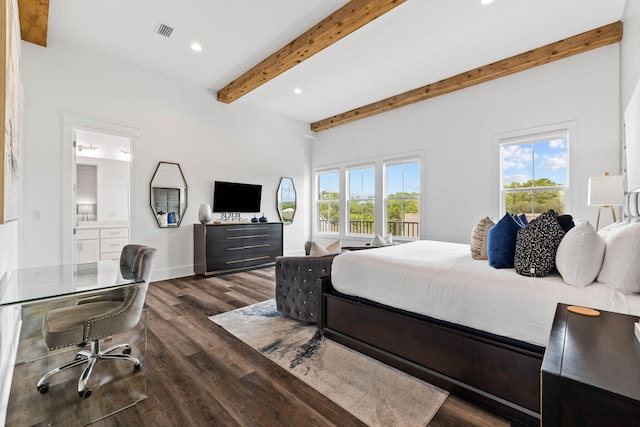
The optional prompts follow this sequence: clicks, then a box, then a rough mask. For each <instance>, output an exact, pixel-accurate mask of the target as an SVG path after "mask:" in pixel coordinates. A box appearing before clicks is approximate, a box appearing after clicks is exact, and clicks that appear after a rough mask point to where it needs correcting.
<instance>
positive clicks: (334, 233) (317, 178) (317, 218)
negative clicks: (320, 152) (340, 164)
mask: <svg viewBox="0 0 640 427" xmlns="http://www.w3.org/2000/svg"><path fill="white" fill-rule="evenodd" d="M333 173H335V174H337V176H338V199H337V200H335V199H325V200H321V199H320V176H321V175H325V174H333ZM342 195H343V191H342V174H341V171H340V168H331V169H323V170H318V171H316V173H315V209H314V211H313V212H314V222H313V223H314V230H315V232H316V234H321V235H322V234H323V235H329V236H338V235H341V234H342V230H341V227H342V226H343V225H342V223H343V218H342ZM336 201H337V202H338V227H337V231H321V230H320V227H319V221H320V203H321V202H324V203H327V202H336Z"/></svg>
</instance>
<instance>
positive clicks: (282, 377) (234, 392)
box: [10, 267, 509, 427]
mask: <svg viewBox="0 0 640 427" xmlns="http://www.w3.org/2000/svg"><path fill="white" fill-rule="evenodd" d="M274 288H275V277H274V268H273V267H268V268H263V269H258V270H252V271H248V272H242V273H235V274H229V275H225V276H218V277H210V278H201V277H197V276H191V277H185V278H179V279H172V280H166V281H159V282H154V283H152V284H151V285H150V286H149V291H148V293H147V358H146V364H147V365H146V369H147V396H148V397H147V398H146V399H145V400H143V401H141V402H139V403H138V404H137V405H135V406H133V407H131V408H128V409H125V410H123V411H121V412H119V413H117V414H115V415H112V416H110V417H107V418H105V419H103V420H101V421H98V422H95V423H93V424H92V426H94V427H107V426H109V427H110V426H160V427H161V426H177V425H189V426H218V425H220V426H227V425H229V426H334V425H337V426H362V425H363V423H361V422H360V421H359V420H357V419H356V418H354V417H353V416H352V415H350V414H349V413H348V412H346V411H345V410H343V409H342V408H341V407H339V406H337V405H335V404H334V403H333V402H331V401H330V400H329V399H327V398H325V397H324V396H323V395H321V394H320V393H318V392H316V391H315V390H314V389H312V388H311V387H309V386H307V385H306V384H304V383H303V382H302V381H300V380H299V379H297V378H296V377H294V376H293V375H292V374H289V373H288V372H287V371H285V370H284V369H282V368H280V367H279V366H277V365H276V364H275V363H273V362H271V361H270V360H269V359H267V358H266V357H264V356H262V355H261V354H259V353H258V352H257V351H255V350H253V349H252V348H251V347H249V346H248V345H246V344H244V343H243V342H241V341H239V340H238V339H236V338H235V337H233V336H232V335H230V334H229V333H228V332H226V331H225V330H224V329H222V328H221V327H220V326H218V325H216V324H215V323H213V322H211V321H210V320H209V319H208V317H209V316H212V315H214V314H219V313H223V312H226V311H229V310H233V309H236V308H239V307H243V306H246V305H250V304H253V303H256V302H260V301H264V300H267V299H269V298H273V295H274ZM31 386H32V385H29V387H31ZM13 404H14V405H19V403H13ZM10 405H11V403H10ZM20 409H21V408H10V410H20ZM23 409H24V410H29V408H23ZM38 425H39V424H38ZM429 425H430V426H437V427H440V426H508V425H509V422H508V421H505V420H504V419H501V418H499V417H497V416H495V415H493V414H491V413H488V412H486V411H484V410H482V409H480V408H477V407H475V406H473V405H470V404H468V403H466V402H464V401H461V400H460V399H457V398H455V397H452V396H450V397H449V398H447V400H446V401H445V403H444V405H443V406H442V407H441V409H440V410H439V411H438V413H437V414H436V416H435V417H434V419H433V420H432V421H431V423H430V424H429Z"/></svg>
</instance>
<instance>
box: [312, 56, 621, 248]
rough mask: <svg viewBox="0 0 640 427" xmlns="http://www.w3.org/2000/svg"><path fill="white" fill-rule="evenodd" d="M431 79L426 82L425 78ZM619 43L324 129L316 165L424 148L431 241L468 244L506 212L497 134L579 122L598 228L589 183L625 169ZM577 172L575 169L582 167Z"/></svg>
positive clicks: (575, 145) (580, 192)
mask: <svg viewBox="0 0 640 427" xmlns="http://www.w3.org/2000/svg"><path fill="white" fill-rule="evenodd" d="M425 83H428V82H425ZM619 115H620V112H619V44H614V45H610V46H606V47H603V48H600V49H596V50H593V51H590V52H587V53H583V54H580V55H577V56H573V57H571V58H568V59H564V60H560V61H556V62H553V63H551V64H547V65H544V66H541V67H537V68H534V69H531V70H528V71H524V72H521V73H517V74H514V75H511V76H508V77H504V78H501V79H498V80H494V81H491V82H488V83H484V84H481V85H478V86H474V87H471V88H468V89H464V90H461V91H458V92H454V93H451V94H448V95H444V96H441V97H438V98H434V99H431V100H427V101H423V102H421V103H417V104H413V105H411V106H408V107H404V108H400V109H397V110H393V111H390V112H387V113H383V114H379V115H376V116H373V117H370V118H366V119H362V120H359V121H356V122H353V123H350V124H347V125H343V126H339V127H337V128H333V129H330V130H327V131H323V132H319V133H318V135H317V139H316V140H315V141H314V143H313V150H312V164H313V167H314V168H318V167H322V166H325V165H330V164H334V163H337V162H345V161H347V162H348V161H354V162H357V161H358V160H359V159H363V158H364V159H366V158H371V157H379V156H388V157H392V156H393V155H394V154H395V153H403V152H410V151H416V150H421V151H422V152H423V155H424V157H423V164H422V168H423V169H422V172H423V187H422V206H421V209H422V214H423V215H422V217H421V220H422V221H423V223H422V227H421V234H422V236H421V237H422V238H423V239H435V240H447V241H453V242H463V243H467V242H468V241H469V236H470V233H471V230H472V228H473V226H474V225H475V224H476V223H477V222H478V221H479V220H480V219H481V218H483V217H484V216H486V215H490V216H494V217H496V216H498V214H499V200H498V182H499V181H498V168H499V163H498V158H499V157H498V155H499V154H498V147H497V144H496V142H495V137H496V135H498V134H502V133H505V132H512V131H517V130H521V129H529V128H535V127H540V126H546V125H552V124H556V123H560V122H568V121H576V122H577V127H578V135H577V138H573V141H572V143H571V146H570V148H571V150H574V153H573V154H574V155H575V156H576V157H577V159H576V161H574V162H573V163H572V164H571V166H570V167H571V168H572V170H574V172H576V182H571V183H570V185H571V192H574V195H575V196H576V197H574V200H576V202H575V203H574V205H575V206H571V208H570V212H569V213H571V214H572V215H573V216H574V217H576V218H587V219H590V220H591V221H592V222H595V217H596V214H597V210H596V208H592V207H588V206H587V182H588V178H589V176H591V175H601V174H602V172H603V171H609V172H612V173H618V172H619V171H620V147H619V141H620V132H619ZM574 168H575V169H574Z"/></svg>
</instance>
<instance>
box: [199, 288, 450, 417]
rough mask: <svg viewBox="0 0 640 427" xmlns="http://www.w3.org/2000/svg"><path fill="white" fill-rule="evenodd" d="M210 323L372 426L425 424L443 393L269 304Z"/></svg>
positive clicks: (434, 412) (435, 409) (216, 318)
mask: <svg viewBox="0 0 640 427" xmlns="http://www.w3.org/2000/svg"><path fill="white" fill-rule="evenodd" d="M210 319H211V320H212V321H213V322H215V323H217V324H219V325H220V326H222V327H223V328H224V329H226V330H227V331H229V332H230V333H231V334H233V335H234V336H236V337H237V338H239V339H240V340H242V341H244V342H245V343H247V344H249V345H250V346H251V347H253V348H255V349H257V350H258V351H259V352H260V353H262V354H263V355H265V356H266V357H268V358H269V359H271V360H273V361H274V362H276V363H277V364H278V365H280V366H282V367H283V368H285V369H286V370H288V371H289V372H291V373H293V374H294V375H295V376H297V377H298V378H300V379H301V380H302V381H304V382H305V383H307V384H308V385H310V386H311V387H313V388H314V389H316V390H318V391H319V392H320V393H322V394H323V395H325V396H326V397H328V398H329V399H331V400H332V401H333V402H335V403H336V404H338V405H340V406H341V407H343V408H344V409H346V410H347V411H349V412H350V413H351V414H353V415H354V416H355V417H357V418H358V419H360V420H362V421H363V422H365V423H366V424H368V425H370V426H426V425H427V424H428V423H429V421H430V420H431V418H433V416H434V415H435V414H436V412H437V411H438V409H439V408H440V406H441V405H442V403H444V401H445V399H446V398H447V392H446V391H443V390H441V389H439V388H437V387H435V386H433V385H431V384H428V383H426V382H424V381H421V380H418V379H416V378H414V377H412V376H410V375H407V374H405V373H403V372H400V371H398V370H396V369H394V368H391V367H389V366H387V365H385V364H383V363H380V362H378V361H376V360H374V359H372V358H370V357H368V356H365V355H362V354H360V353H358V352H355V351H353V350H351V349H349V348H347V347H344V346H342V345H340V344H338V343H336V342H334V341H331V340H328V339H326V338H324V337H323V336H322V334H321V333H320V332H319V331H318V329H317V328H316V327H315V326H314V325H309V324H305V323H301V322H297V321H295V320H292V319H289V318H287V317H284V316H282V315H281V314H280V313H278V312H277V311H276V307H275V300H268V301H264V302H261V303H258V304H254V305H251V306H248V307H244V308H240V309H238V310H234V311H230V312H227V313H223V314H219V315H216V316H211V317H210Z"/></svg>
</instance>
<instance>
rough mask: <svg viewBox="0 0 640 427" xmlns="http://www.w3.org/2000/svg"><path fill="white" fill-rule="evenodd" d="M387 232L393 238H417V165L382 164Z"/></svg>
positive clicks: (418, 190) (418, 218) (418, 199)
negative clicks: (383, 166)
mask: <svg viewBox="0 0 640 427" xmlns="http://www.w3.org/2000/svg"><path fill="white" fill-rule="evenodd" d="M384 171H385V196H386V203H385V205H386V206H385V208H386V230H387V233H391V234H392V235H393V236H394V237H395V236H399V237H411V238H416V239H417V238H418V237H420V162H419V161H418V160H412V161H406V162H403V163H390V164H385V168H384Z"/></svg>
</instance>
